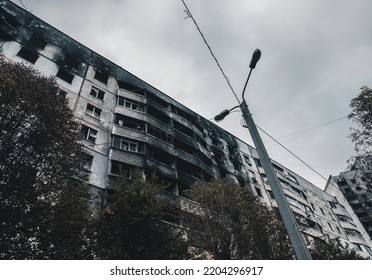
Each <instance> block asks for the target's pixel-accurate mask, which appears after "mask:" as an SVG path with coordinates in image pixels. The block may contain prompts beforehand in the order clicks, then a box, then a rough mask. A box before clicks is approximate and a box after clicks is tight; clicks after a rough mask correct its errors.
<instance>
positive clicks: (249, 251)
mask: <svg viewBox="0 0 372 280" xmlns="http://www.w3.org/2000/svg"><path fill="white" fill-rule="evenodd" d="M185 195H186V196H187V197H188V198H190V199H191V200H193V201H196V202H197V203H198V204H195V205H194V207H189V208H190V210H189V211H188V212H187V211H186V212H185V213H186V214H185V216H184V224H185V225H186V226H187V227H188V228H189V232H188V237H189V240H190V242H191V244H192V245H193V246H194V247H195V248H198V249H199V251H200V252H209V254H210V255H212V256H213V258H215V259H239V260H242V259H292V258H293V251H292V249H291V246H290V243H289V240H288V238H287V234H286V231H285V228H284V227H283V225H282V223H281V222H280V221H279V220H278V217H277V214H276V213H275V212H274V211H273V210H270V209H268V208H267V207H266V206H264V205H262V204H261V203H259V202H258V201H257V200H256V199H255V198H254V197H253V195H252V194H251V192H250V191H249V190H247V189H246V188H242V187H241V186H239V185H238V184H236V183H235V182H233V181H232V180H228V179H221V180H214V181H211V182H198V183H196V184H195V185H194V186H192V187H191V188H190V189H189V190H187V191H186V194H185Z"/></svg>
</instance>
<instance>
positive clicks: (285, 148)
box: [256, 125, 328, 182]
mask: <svg viewBox="0 0 372 280" xmlns="http://www.w3.org/2000/svg"><path fill="white" fill-rule="evenodd" d="M256 127H257V128H258V129H259V130H261V131H262V132H263V133H265V134H266V135H267V136H268V137H270V138H271V139H272V140H273V141H274V142H275V143H277V144H278V145H280V146H281V147H282V148H283V149H284V150H286V151H287V152H288V153H290V154H291V155H292V156H294V157H295V158H296V159H298V160H299V161H300V162H302V163H303V164H304V165H306V166H307V167H308V168H310V169H311V170H312V171H314V172H315V173H316V174H317V175H319V176H320V177H321V178H323V179H324V180H325V181H326V182H327V181H328V179H327V178H325V177H324V176H323V175H322V174H320V173H319V172H318V171H316V170H315V169H314V168H312V167H311V166H310V165H309V164H307V163H306V162H305V161H303V160H302V159H301V158H299V157H298V156H297V155H296V154H294V153H293V152H292V151H290V150H289V149H288V148H287V147H285V146H283V144H281V143H280V142H279V141H277V140H276V139H275V138H274V137H272V136H271V135H270V134H269V133H267V132H266V131H265V130H263V129H262V128H261V127H259V126H258V125H256Z"/></svg>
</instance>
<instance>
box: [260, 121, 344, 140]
mask: <svg viewBox="0 0 372 280" xmlns="http://www.w3.org/2000/svg"><path fill="white" fill-rule="evenodd" d="M346 118H347V116H345V117H341V118H338V119H335V120H331V121H328V122H325V123H321V124H318V125H315V126H312V127H310V128H305V129H301V130H298V131H295V132H292V133H290V134H287V135H284V136H281V137H277V138H276V139H277V140H279V139H285V138H288V139H286V140H284V141H289V140H292V139H294V138H297V137H300V136H303V135H305V134H307V133H309V132H311V131H313V130H314V129H317V128H319V127H323V126H327V125H330V124H332V123H335V122H338V121H341V120H343V119H346ZM284 141H282V143H283V142H284ZM270 142H273V140H271V141H267V142H265V143H270Z"/></svg>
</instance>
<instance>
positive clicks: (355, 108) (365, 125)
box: [348, 86, 372, 156]
mask: <svg viewBox="0 0 372 280" xmlns="http://www.w3.org/2000/svg"><path fill="white" fill-rule="evenodd" d="M350 108H351V113H350V114H349V115H348V117H349V119H350V120H352V122H353V123H354V124H355V126H354V127H352V128H351V134H350V138H351V140H352V141H353V143H354V145H355V151H356V153H357V156H367V155H372V90H371V89H370V88H369V87H367V86H364V87H362V88H361V91H360V93H359V94H358V96H357V97H355V98H353V99H352V100H351V102H350Z"/></svg>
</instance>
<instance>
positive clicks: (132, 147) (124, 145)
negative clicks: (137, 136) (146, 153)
mask: <svg viewBox="0 0 372 280" xmlns="http://www.w3.org/2000/svg"><path fill="white" fill-rule="evenodd" d="M112 145H113V146H114V147H116V148H119V149H121V150H125V151H130V152H135V153H138V152H140V151H142V146H141V149H139V145H138V142H135V141H131V140H129V139H126V138H123V137H119V136H116V135H114V137H113V143H112Z"/></svg>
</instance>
